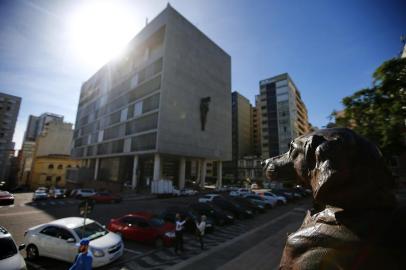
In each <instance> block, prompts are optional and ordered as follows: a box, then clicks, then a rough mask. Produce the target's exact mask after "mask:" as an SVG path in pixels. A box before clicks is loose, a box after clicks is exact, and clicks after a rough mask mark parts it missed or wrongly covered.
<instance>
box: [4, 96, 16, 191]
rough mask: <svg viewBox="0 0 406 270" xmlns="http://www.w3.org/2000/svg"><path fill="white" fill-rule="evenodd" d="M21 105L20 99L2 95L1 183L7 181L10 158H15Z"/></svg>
mask: <svg viewBox="0 0 406 270" xmlns="http://www.w3.org/2000/svg"><path fill="white" fill-rule="evenodd" d="M20 104H21V98H20V97H16V96H12V95H8V94H5V93H0V181H4V180H7V178H8V174H9V170H10V158H12V157H13V156H14V143H13V136H14V129H15V126H16V122H17V116H18V112H19V110H20ZM9 184H13V183H9Z"/></svg>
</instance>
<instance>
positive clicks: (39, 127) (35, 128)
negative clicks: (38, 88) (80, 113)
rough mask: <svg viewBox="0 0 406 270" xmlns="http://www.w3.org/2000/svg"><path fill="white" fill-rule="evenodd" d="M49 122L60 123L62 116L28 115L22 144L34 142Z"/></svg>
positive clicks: (52, 114) (49, 114)
mask: <svg viewBox="0 0 406 270" xmlns="http://www.w3.org/2000/svg"><path fill="white" fill-rule="evenodd" d="M50 122H58V123H62V122H63V116H62V115H58V114H54V113H43V114H41V115H40V116H35V115H30V116H29V117H28V123H27V129H26V130H25V134H24V142H26V141H30V142H34V141H35V140H36V139H37V137H38V136H39V135H40V134H41V133H42V132H43V131H44V128H45V127H46V125H47V124H48V123H50Z"/></svg>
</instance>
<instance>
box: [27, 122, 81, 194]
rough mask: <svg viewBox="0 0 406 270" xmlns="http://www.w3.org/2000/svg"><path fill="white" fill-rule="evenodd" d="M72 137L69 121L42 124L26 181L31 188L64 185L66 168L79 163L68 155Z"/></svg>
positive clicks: (76, 165)
mask: <svg viewBox="0 0 406 270" xmlns="http://www.w3.org/2000/svg"><path fill="white" fill-rule="evenodd" d="M72 137H73V128H72V124H70V123H64V122H59V121H51V122H49V123H47V125H45V126H44V128H43V131H42V132H41V134H40V135H39V136H38V137H37V138H36V141H35V149H34V153H33V155H32V162H31V168H30V175H29V181H28V183H29V186H30V187H31V188H32V189H35V188H37V187H39V186H46V187H54V186H57V187H64V186H65V183H66V181H65V175H66V170H67V169H69V168H72V167H74V168H76V167H79V165H80V161H79V160H74V159H72V158H71V157H70V151H71V147H72ZM27 143H28V142H27ZM27 165H28V164H27Z"/></svg>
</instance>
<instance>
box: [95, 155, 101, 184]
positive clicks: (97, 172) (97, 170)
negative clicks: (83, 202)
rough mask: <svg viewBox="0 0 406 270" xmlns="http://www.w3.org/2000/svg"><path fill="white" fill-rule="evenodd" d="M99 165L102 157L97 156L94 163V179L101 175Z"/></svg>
mask: <svg viewBox="0 0 406 270" xmlns="http://www.w3.org/2000/svg"><path fill="white" fill-rule="evenodd" d="M99 165H100V158H96V162H95V164H94V180H95V181H97V178H98V177H99Z"/></svg>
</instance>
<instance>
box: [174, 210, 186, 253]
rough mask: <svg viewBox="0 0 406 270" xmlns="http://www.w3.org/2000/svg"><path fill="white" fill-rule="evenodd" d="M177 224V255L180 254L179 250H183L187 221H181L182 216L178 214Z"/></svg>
mask: <svg viewBox="0 0 406 270" xmlns="http://www.w3.org/2000/svg"><path fill="white" fill-rule="evenodd" d="M175 219H176V223H175V253H176V254H178V252H179V250H180V251H182V252H183V251H184V250H183V229H184V225H185V223H186V220H183V221H182V219H181V217H180V214H179V213H176V216H175Z"/></svg>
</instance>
